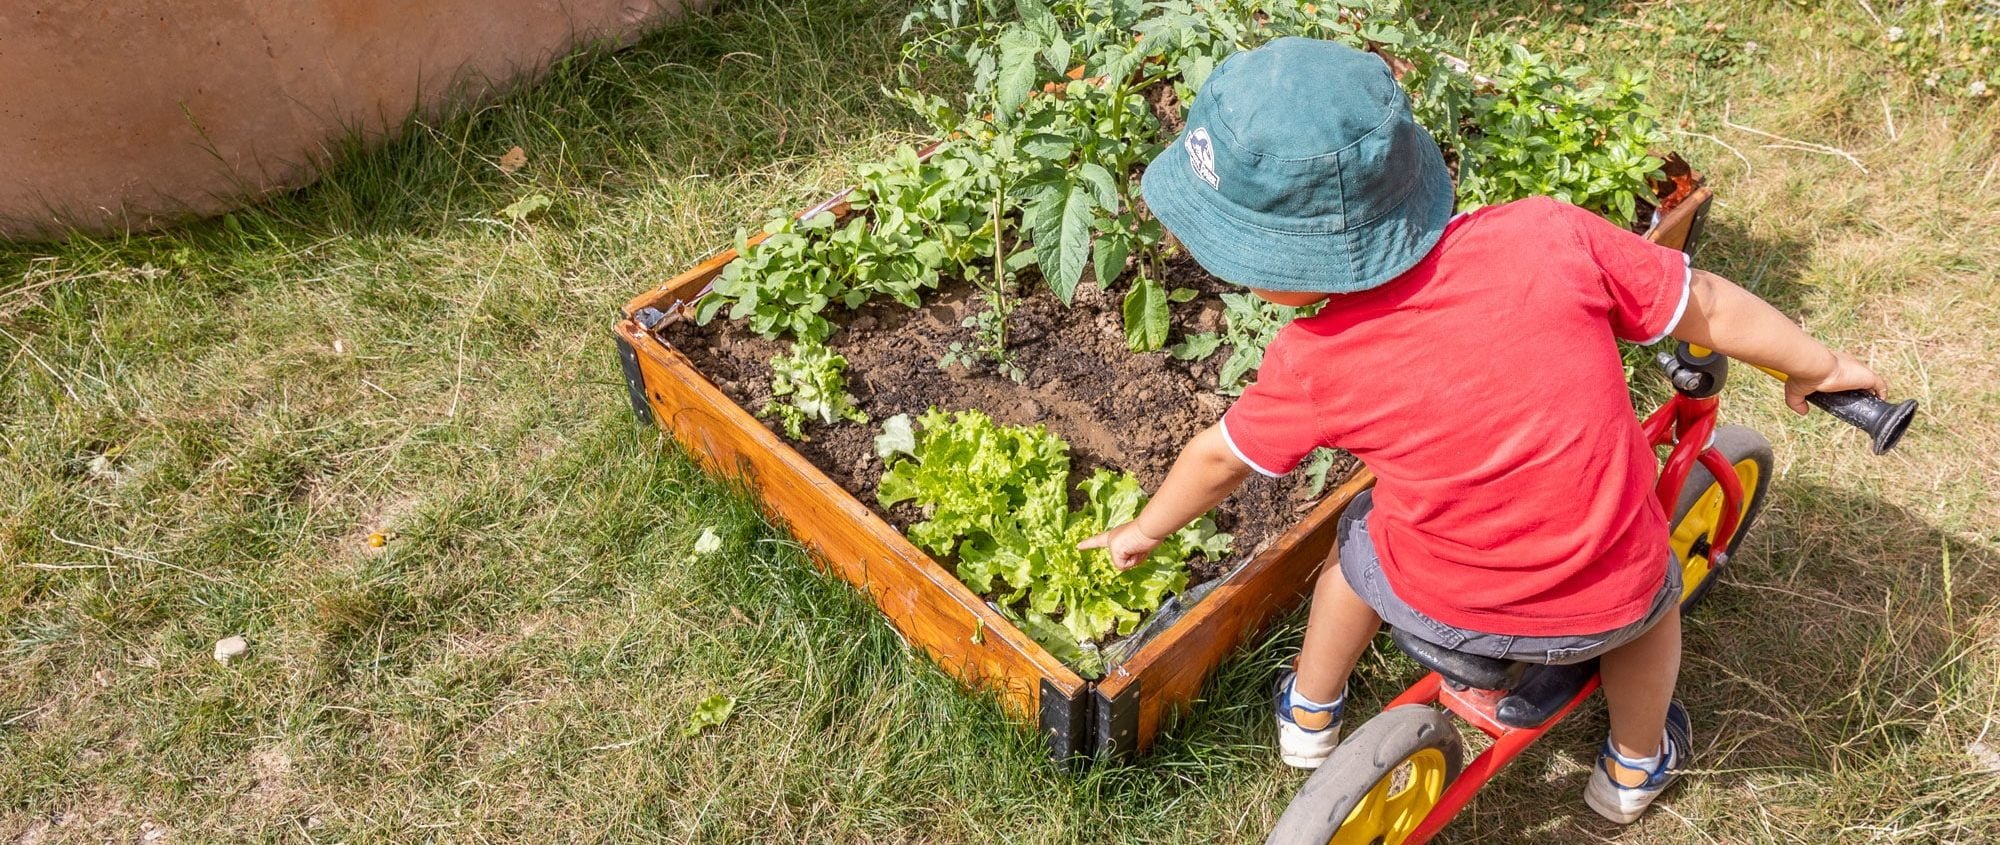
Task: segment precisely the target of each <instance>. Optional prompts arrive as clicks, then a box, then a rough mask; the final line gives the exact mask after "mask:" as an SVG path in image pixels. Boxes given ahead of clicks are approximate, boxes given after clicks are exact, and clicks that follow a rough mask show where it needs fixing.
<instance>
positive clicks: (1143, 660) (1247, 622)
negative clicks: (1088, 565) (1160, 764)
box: [1097, 468, 1375, 751]
mask: <svg viewBox="0 0 2000 845" xmlns="http://www.w3.org/2000/svg"><path fill="white" fill-rule="evenodd" d="M1374 483H1375V477H1374V476H1373V475H1371V474H1369V472H1368V470H1367V469H1366V468H1362V469H1357V470H1356V471H1355V472H1354V474H1353V475H1351V476H1349V477H1348V479H1347V481H1346V482H1345V483H1343V484H1341V485H1340V486H1339V487H1338V488H1336V489H1335V490H1334V491H1333V492H1332V493H1330V494H1328V495H1327V497H1326V498H1325V499H1322V500H1320V503H1319V504H1318V505H1315V506H1314V507H1313V509H1312V510H1311V511H1310V512H1309V513H1307V514H1306V517H1305V519H1303V520H1300V521H1299V523H1298V524H1297V525H1294V526H1292V528H1291V530H1289V531H1286V532H1285V533H1284V534H1283V535H1280V536H1279V538H1278V540H1277V541H1276V542H1274V543H1272V544H1271V546H1270V548H1267V549H1265V550H1264V552H1263V553H1262V554H1260V555H1258V556H1257V557H1256V558H1255V559H1253V560H1251V561H1250V563H1249V564H1248V565H1246V566H1245V567H1243V569H1241V570H1239V571H1237V572H1236V573H1235V574H1233V575H1231V576H1230V577H1229V579H1228V580H1226V581H1224V582H1223V583H1222V585H1221V586H1219V587H1217V588H1215V591H1214V592H1212V593H1210V594H1209V595H1208V597H1207V598H1205V599H1203V600H1202V601H1201V602H1200V603H1198V604H1196V605H1195V606H1194V609H1193V610H1191V611H1189V612H1188V614H1187V615H1186V616H1184V617H1181V620H1180V621H1179V622H1176V623H1174V625H1173V627H1171V628H1168V629H1167V630H1166V632H1164V633H1162V634H1161V635H1160V636H1158V637H1156V638H1154V640H1153V641H1152V642H1150V643H1147V644H1146V646H1145V647H1144V648H1142V649H1140V650H1139V653H1138V654H1135V655H1133V656H1132V659H1130V660H1127V661H1126V662H1125V663H1124V665H1122V666H1120V667H1118V668H1117V669H1114V670H1112V672H1111V674H1110V675H1109V676H1107V677H1105V678H1104V680H1102V681H1099V682H1098V684H1097V689H1098V693H1099V695H1100V696H1102V697H1104V698H1107V699H1112V700H1117V699H1119V698H1121V697H1123V696H1126V695H1127V692H1128V690H1130V689H1131V688H1133V687H1135V686H1136V687H1137V690H1138V695H1137V700H1138V707H1139V718H1138V731H1137V734H1136V736H1135V741H1136V748H1135V749H1134V750H1135V751H1145V750H1146V749H1147V748H1148V747H1151V746H1152V744H1153V738H1154V736H1155V735H1157V734H1158V733H1159V730H1160V726H1161V725H1162V724H1163V723H1164V721H1165V720H1166V717H1167V716H1168V714H1169V713H1171V712H1172V711H1173V710H1174V709H1177V708H1182V707H1185V706H1186V705H1188V704H1189V703H1191V702H1193V701H1194V698H1195V696H1196V695H1197V694H1199V693H1200V692H1201V685H1202V682H1203V681H1205V680H1207V678H1208V675H1209V673H1211V672H1213V671H1214V670H1215V667H1217V666H1219V665H1221V664H1222V661H1224V660H1226V659H1228V658H1229V656H1230V655H1232V654H1234V653H1235V652H1236V650H1237V649H1238V648H1240V647H1241V646H1242V645H1243V644H1244V643H1245V642H1247V641H1249V639H1250V638H1251V637H1254V636H1257V635H1258V634H1260V633H1262V632H1263V631H1264V629H1265V628H1266V627H1267V626H1268V625H1269V624H1270V623H1271V621H1272V620H1274V619H1276V618H1277V617H1278V616H1279V615H1281V614H1283V613H1285V612H1286V611H1288V610H1290V609H1291V608H1293V607H1295V606H1297V605H1298V602H1299V600H1300V599H1302V598H1304V597H1305V596H1306V594H1307V593H1309V592H1311V590H1312V585H1313V579H1314V577H1315V576H1316V574H1317V573H1318V571H1319V568H1320V566H1321V565H1322V564H1324V563H1325V562H1326V559H1327V556H1328V555H1329V554H1330V553H1331V552H1332V551H1333V547H1334V532H1335V531H1336V529H1337V528H1338V523H1339V519H1338V517H1339V516H1340V512H1341V511H1342V510H1344V509H1346V507H1347V503H1348V502H1350V501H1353V499H1354V497H1355V496H1356V495H1358V494H1360V492H1361V491H1363V490H1366V489H1368V486H1369V485H1371V484H1374Z"/></svg>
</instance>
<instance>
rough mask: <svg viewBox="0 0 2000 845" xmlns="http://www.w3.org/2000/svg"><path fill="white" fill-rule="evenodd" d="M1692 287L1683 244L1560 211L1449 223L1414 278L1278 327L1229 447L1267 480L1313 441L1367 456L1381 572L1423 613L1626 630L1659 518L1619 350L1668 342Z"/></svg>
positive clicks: (1535, 205)
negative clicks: (1670, 244)
mask: <svg viewBox="0 0 2000 845" xmlns="http://www.w3.org/2000/svg"><path fill="white" fill-rule="evenodd" d="M1688 276H1689V270H1688V263H1687V259H1686V257H1685V256H1683V255H1682V254H1681V253H1679V252H1676V251H1674V250H1672V249H1668V248H1666V247H1662V246H1658V245H1656V244H1653V243H1651V242H1649V241H1647V240H1646V239H1645V238H1642V237H1640V236H1638V235H1635V234H1632V233H1631V232H1628V231H1626V230H1624V229H1621V228H1619V227H1617V226H1615V225H1613V224H1611V223H1610V222H1609V221H1606V220H1604V219H1603V218H1600V217H1598V216H1597V215H1595V214H1592V213H1590V212H1588V211H1584V210H1582V209H1580V208H1577V207H1575V206H1572V205H1569V204H1567V203H1562V202H1558V201H1556V200H1552V199H1547V198H1535V199H1526V200H1521V201H1518V202H1512V203H1508V204H1506V205H1501V206H1493V207H1488V208H1484V209H1481V210H1479V211H1476V212H1473V213H1471V214H1468V215H1461V216H1460V217H1459V218H1457V219H1455V220H1453V221H1452V222H1451V224H1450V225H1449V226H1448V227H1447V228H1446V229H1445V234H1444V237H1443V238H1442V239H1441V240H1439V242H1438V245H1437V246H1436V247H1435V248H1433V249H1432V250H1431V252H1430V254H1429V255H1427V256H1425V257H1424V260H1423V261H1422V262H1420V263H1418V264H1417V266H1415V267H1413V268H1411V269H1410V270H1409V271H1408V272H1406V273H1404V274H1403V275H1401V276H1399V277H1397V278H1396V279H1394V280H1392V281H1390V282H1388V283H1387V284H1384V285H1382V286H1381V287H1377V288H1374V289H1372V290H1366V291H1361V292H1359V293H1351V294H1337V295H1335V296H1333V297H1332V298H1331V299H1330V300H1329V301H1328V302H1327V304H1326V307H1325V308H1324V309H1323V310H1321V311H1320V313H1319V314H1318V315H1316V316H1313V317H1309V318H1305V319H1301V320H1297V321H1294V322H1293V323H1292V324H1291V325H1289V326H1286V327H1285V328H1284V329H1283V330H1282V331H1280V332H1279V333H1278V336H1277V339H1276V340H1274V341H1272V342H1271V345H1270V347H1269V348H1268V349H1267V350H1266V351H1265V353H1264V363H1263V366H1262V367H1260V368H1259V369H1258V376H1257V382H1256V384H1254V385H1252V386H1251V387H1250V388H1249V389H1248V390H1246V391H1244V393H1243V396H1242V398H1241V399H1239V400H1237V402H1236V404H1235V405H1234V406H1233V407H1231V408H1230V409H1229V412H1228V413H1227V414H1225V415H1224V416H1223V420H1222V427H1223V433H1224V436H1225V438H1226V439H1227V440H1228V441H1229V445H1230V448H1231V449H1233V450H1234V451H1235V452H1236V455H1237V457H1239V458H1241V459H1243V461H1244V462H1245V463H1247V464H1249V465H1250V466H1251V467H1252V468H1253V469H1255V470H1257V471H1258V472H1261V473H1264V474H1266V475H1282V474H1284V473H1287V472H1290V471H1291V470H1292V469H1293V468H1295V467H1296V466H1298V464H1299V462H1300V461H1301V460H1303V459H1304V458H1305V456H1306V454H1307V453H1308V452H1311V451H1312V449H1313V447H1316V446H1335V447H1339V448H1343V449H1346V450H1348V451H1349V452H1352V453H1354V455H1355V456H1356V457H1358V458H1360V459H1361V460H1362V461H1363V462H1364V463H1366V464H1367V465H1368V468H1369V469H1371V470H1373V471H1374V473H1375V476H1376V478H1377V479H1378V481H1377V482H1376V487H1375V510H1374V514H1373V516H1371V517H1369V534H1370V535H1371V536H1372V537H1373V538H1374V541H1375V548H1376V551H1377V553H1379V555H1380V556H1381V559H1382V571H1383V573H1384V574H1385V575H1387V576H1388V579H1389V585H1390V586H1391V587H1392V588H1394V589H1395V591H1396V595H1397V596H1398V597H1400V598H1402V599H1403V601H1405V602H1406V603H1408V604H1409V605H1410V606H1411V607H1413V608H1415V609H1417V610H1418V611H1420V612H1422V613H1424V614H1425V615H1428V616H1430V617H1431V618H1433V619H1436V620H1438V621H1440V622H1444V623H1446V624H1448V625H1453V626H1456V627H1460V628H1466V629H1470V630H1475V631H1482V632H1486V633H1493V634H1503V635H1516V636H1560V635H1570V634H1592V633H1598V632H1601V631H1608V630H1611V629H1614V628H1618V627H1621V626H1624V625H1628V624H1631V623H1633V622H1636V621H1638V620H1639V619H1641V618H1643V617H1644V616H1645V614H1646V611H1647V609H1648V608H1649V606H1650V605H1651V603H1652V599H1653V596H1654V595H1655V594H1656V593H1657V592H1658V590H1659V589H1660V581H1661V579H1662V578H1664V577H1665V569H1664V568H1663V567H1664V565H1665V562H1666V559H1667V527H1666V514H1665V513H1664V512H1662V510H1661V508H1660V504H1659V502H1658V501H1657V500H1656V499H1655V498H1654V496H1653V484H1654V480H1655V478H1656V475H1657V473H1658V471H1659V466H1658V460H1657V458H1655V456H1654V454H1653V450H1652V449H1651V448H1650V447H1649V446H1648V445H1647V442H1646V439H1645V438H1644V437H1643V436H1642V435H1641V434H1640V431H1639V423H1638V418H1637V416H1636V415H1635V414H1634V413H1633V409H1632V400H1631V398H1630V396H1629V395H1628V394H1627V392H1626V384H1625V371H1624V366H1623V362H1622V361H1621V359H1620V357H1619V352H1618V347H1617V344H1616V343H1615V342H1613V339H1614V338H1622V339H1625V340H1630V341H1636V342H1640V343H1652V342H1654V341H1656V340H1659V339H1660V338H1662V337H1664V336H1665V335H1666V334H1667V332H1669V331H1671V330H1672V329H1673V327H1674V325H1675V324H1676V323H1677V322H1679V320H1680V316H1681V312H1682V311H1683V310H1684V309H1686V307H1687V292H1688Z"/></svg>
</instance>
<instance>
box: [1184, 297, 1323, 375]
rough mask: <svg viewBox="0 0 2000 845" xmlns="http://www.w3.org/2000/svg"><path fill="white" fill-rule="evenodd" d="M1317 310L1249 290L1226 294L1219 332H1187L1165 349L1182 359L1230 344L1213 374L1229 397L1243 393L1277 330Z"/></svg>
mask: <svg viewBox="0 0 2000 845" xmlns="http://www.w3.org/2000/svg"><path fill="white" fill-rule="evenodd" d="M1318 311H1319V306H1317V305H1309V306H1306V307H1304V308H1288V307H1286V306H1283V305H1278V304H1276V303H1272V302H1266V301H1264V300H1262V299H1259V298H1258V297H1257V296H1256V295H1255V294H1250V293H1225V294H1223V295H1222V331H1221V332H1220V333H1216V332H1200V333H1196V334H1192V335H1188V336H1187V337H1186V338H1185V339H1183V340H1182V341H1181V342H1180V343H1177V344H1175V345H1174V346H1173V347H1172V348H1171V349H1169V350H1167V351H1168V353H1169V354H1171V355H1173V356H1174V357H1175V358H1179V359H1181V360H1183V361H1193V360H1201V359H1206V358H1208V357H1209V356H1211V355H1214V354H1215V353H1216V352H1217V351H1219V350H1220V349H1221V348H1222V347H1224V346H1228V347H1229V357H1228V358H1227V359H1225V360H1224V361H1223V362H1222V368H1221V370H1220V371H1219V372H1218V373H1217V374H1216V385H1215V389H1216V392H1217V393H1223V394H1227V395H1230V396H1234V395H1237V394H1239V393H1242V392H1243V387H1244V385H1245V384H1246V383H1247V382H1248V381H1249V379H1250V373H1252V372H1255V371H1256V369H1257V368H1258V367H1260V366H1262V365H1263V363H1264V347H1266V346H1269V345H1271V341H1272V339H1274V338H1276V337H1277V336H1278V330H1279V329H1282V328H1284V327H1285V324H1286V323H1289V322H1291V321H1292V320H1294V319H1297V318H1299V317H1303V316H1308V315H1311V314H1314V313H1317V312H1318Z"/></svg>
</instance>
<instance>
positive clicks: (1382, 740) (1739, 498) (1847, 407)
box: [1266, 343, 1917, 845]
mask: <svg viewBox="0 0 2000 845" xmlns="http://www.w3.org/2000/svg"><path fill="white" fill-rule="evenodd" d="M1659 361H1660V365H1661V367H1662V368H1663V369H1664V370H1665V371H1666V374H1667V378H1668V380H1669V381H1670V382H1672V384H1673V387H1674V395H1673V396H1672V397H1671V398H1669V399H1668V400H1667V402H1666V403H1665V404H1664V405H1661V406H1660V408H1659V409H1657V410H1655V411H1654V412H1653V413H1652V414H1651V415H1650V416H1648V417H1647V418H1646V419H1645V421H1644V423H1643V424H1642V430H1643V431H1644V432H1645V434H1646V437H1647V439H1648V440H1649V441H1651V443H1652V444H1653V446H1655V447H1672V448H1671V451H1669V452H1668V454H1667V459H1666V463H1665V464H1664V465H1663V467H1662V469H1661V471H1660V480H1659V484H1658V486H1657V487H1655V493H1656V495H1658V496H1659V499H1660V504H1661V505H1662V506H1664V507H1665V508H1666V511H1667V513H1669V514H1671V515H1672V518H1671V520H1670V522H1669V528H1670V531H1671V535H1670V540H1669V543H1670V545H1671V546H1672V548H1673V551H1674V557H1675V559H1676V560H1678V561H1679V562H1680V566H1681V576H1682V580H1681V583H1682V592H1681V610H1682V612H1683V613H1685V612H1687V611H1688V610H1690V609H1692V608H1693V607H1694V606H1695V604H1696V603H1698V602H1699V601H1700V600H1701V598H1702V597H1703V596H1704V595H1706V594H1707V593H1708V590H1709V588H1710V587H1712V586H1714V585H1715V581H1716V578H1717V577H1718V576H1719V575H1720V574H1721V572H1722V569H1723V568H1724V567H1725V566H1727V565H1728V563H1729V556H1730V553H1731V552H1733V551H1734V550H1735V549H1736V547H1737V544H1738V541H1739V540H1740V538H1741V537H1742V536H1743V534H1744V532H1746V531H1748V530H1749V528H1750V526H1751V524H1752V523H1754V522H1755V521H1756V519H1757V514H1758V512H1759V511H1760V510H1762V509H1763V506H1764V495H1765V493H1766V491H1767V490H1768V489H1769V487H1770V484H1771V470H1772V456H1771V444H1770V442H1769V441H1767V440H1765V439H1764V437H1763V435H1760V434H1758V433H1757V432H1755V431H1752V430H1750V429H1748V428H1744V427H1742V426H1735V425H1718V424H1717V422H1716V418H1717V416H1718V414H1719V412H1720V403H1721V400H1720V398H1719V396H1720V394H1721V392H1722V386H1723V382H1724V381H1725V380H1726V378H1727V376H1728V369H1729V360H1728V359H1727V358H1725V357H1723V356H1722V355H1720V354H1717V353H1714V352H1711V351H1709V350H1706V349H1701V348H1699V347H1692V346H1690V345H1688V344H1686V343H1677V344H1676V345H1675V347H1674V349H1673V350H1672V351H1671V352H1666V353H1662V354H1661V355H1660V358H1659ZM1766 372H1769V373H1770V374H1771V375H1773V376H1775V377H1777V378H1779V379H1781V380H1782V379H1783V378H1784V374H1782V373H1777V372H1773V371H1769V370H1767V371H1766ZM1807 401H1808V402H1811V403H1812V404H1813V405H1815V406H1816V407H1819V408H1821V409H1822V410H1825V411H1827V412H1828V413H1830V414H1832V415H1834V416H1835V417H1837V418H1839V419H1840V420H1842V421H1843V422H1847V423H1849V424H1851V425H1854V426H1856V427H1858V428H1860V429H1862V430H1863V431H1866V432H1868V433H1869V435H1870V436H1871V438H1872V441H1873V444H1872V445H1873V447H1874V451H1875V454H1878V455H1879V454H1882V453H1884V452H1887V451H1888V450H1889V449H1891V448H1893V447H1894V446H1895V445H1896V442H1897V441H1898V440H1900V439H1901V438H1902V435H1903V431H1904V430H1905V429H1906V428H1908V427H1909V424H1910V419H1911V417H1912V416H1913V415H1914V414H1915V411H1916V405H1917V403H1916V400H1914V399H1911V400H1905V401H1904V402H1902V403H1900V404H1895V405H1891V404H1889V403H1887V402H1884V401H1882V400H1880V399H1877V398H1875V397H1874V396H1873V395H1870V394H1868V393H1866V392H1864V391H1858V390H1854V391H1842V392H1838V393H1815V394H1813V395H1811V396H1809V397H1807ZM1390 639H1391V640H1392V641H1394V642H1395V643H1396V646H1397V647H1398V648H1400V649H1402V650H1403V651H1404V652H1405V653H1407V654H1409V655H1410V657H1411V658H1413V659H1415V660H1416V661H1417V662H1418V663H1421V664H1423V665H1424V666H1425V667H1426V668H1428V669H1430V670H1431V671H1430V672H1429V673H1428V674H1426V675H1425V676H1424V677H1423V679H1422V680H1419V681H1417V682H1416V683H1415V684H1413V685H1411V686H1410V687H1409V688H1408V689H1406V690H1404V691H1403V694H1402V695H1399V696H1397V697H1396V699H1395V700H1394V701H1391V702H1389V705H1388V706H1387V707H1386V708H1384V709H1383V711H1382V712H1381V713H1380V714H1379V715H1377V716H1375V718H1372V719H1369V720H1368V721H1367V722H1366V723H1365V724H1363V725H1362V726H1361V727H1360V728H1359V729H1358V730H1356V731H1354V733H1353V734H1351V735H1349V736H1348V737H1346V738H1344V739H1342V740H1341V742H1340V745H1338V746H1336V747H1335V749H1334V752H1333V755H1332V756H1331V757H1329V758H1327V761H1326V762H1325V763H1324V764H1322V765H1321V766H1320V767H1319V769H1318V770H1317V771H1315V772H1314V773H1313V775H1312V777H1311V778H1308V779H1307V780H1306V783H1305V786H1303V787H1301V788H1300V789H1299V793H1298V795H1297V796H1296V797H1294V798H1293V799H1292V803H1291V805H1290V806H1288V807H1286V808H1285V812H1284V815H1283V816H1281V817H1279V819H1278V826H1277V828H1276V829H1275V830H1273V831H1272V832H1271V835H1270V837H1269V838H1268V839H1267V840H1266V841H1267V843H1270V844H1271V845H1299V843H1308V842H1309V843H1315V845H1318V843H1330V844H1331V845H1419V844H1420V843H1423V842H1428V841H1429V840H1430V838H1431V837H1432V836H1435V835H1436V834H1437V833H1438V831H1440V830H1442V829H1443V828H1444V826H1445V825H1446V824H1447V823H1449V822H1450V821H1451V819H1452V817H1453V816H1456V815H1457V814H1458V811H1459V810H1460V809H1462V808H1464V807H1465V805H1466V804H1467V803H1468V802H1470V801H1471V800H1472V796H1473V794H1474V793H1477V792H1478V791H1479V788H1480V787H1482V786H1485V785H1486V782H1487V781H1488V780H1491V779H1492V778H1493V776H1494V775H1495V774H1497V773H1499V771H1500V769H1501V768H1502V767H1504V766H1506V765H1507V763H1508V762H1509V761H1511V760H1513V759H1514V758H1515V757H1516V756H1518V755H1519V754H1520V753H1521V752H1522V751H1524V750H1526V749H1527V747H1528V746H1529V745H1532V744H1534V742H1535V740H1537V739H1540V738H1541V737H1542V735H1543V734H1545V733H1547V732H1548V730H1549V729H1550V728H1551V727H1554V726H1555V724H1556V723H1557V722H1560V721H1562V719H1563V717H1564V716H1567V715H1569V713H1570V712H1571V711H1573V710H1575V709H1576V706H1577V705H1578V704H1581V703H1582V702H1583V700H1584V699H1585V698H1588V697H1590V694H1591V693H1592V692H1594V691H1596V690H1597V684H1598V677H1597V662H1596V661H1595V660H1591V661H1587V662H1584V663H1577V664H1572V665H1560V666H1559V665H1541V664H1535V665H1530V664H1527V663H1522V662H1518V661H1508V660H1497V659H1494V658H1490V657H1483V656H1480V655H1476V654H1468V653H1465V652H1460V651H1453V650H1451V649H1448V648H1445V647H1443V646H1439V645H1437V644H1434V643H1430V642H1427V641H1425V640H1423V639H1420V638H1418V637H1417V636H1415V635H1413V634H1411V633H1410V632H1407V631H1403V630H1400V629H1392V630H1391V631H1390ZM1440 707H1441V708H1443V709H1439V708H1440ZM1447 714H1449V715H1447ZM1452 716H1456V717H1458V720H1459V721H1463V722H1465V723H1467V724H1469V725H1471V726H1472V727H1474V728H1477V729H1479V730H1480V731H1481V732H1483V733H1485V734H1486V735H1487V736H1488V737H1489V738H1490V739H1491V740H1492V744H1491V745H1489V746H1488V747H1487V748H1486V750H1485V751H1483V752H1481V753H1480V754H1479V756H1478V757H1475V758H1473V760H1472V763H1471V765H1469V766H1468V765H1465V764H1464V751H1465V749H1464V743H1463V740H1462V738H1461V737H1460V735H1459V730H1458V727H1457V725H1456V724H1455V723H1454V722H1453V719H1452Z"/></svg>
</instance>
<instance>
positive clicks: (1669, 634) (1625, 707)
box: [1299, 603, 1681, 760]
mask: <svg viewBox="0 0 2000 845" xmlns="http://www.w3.org/2000/svg"><path fill="white" fill-rule="evenodd" d="M1313 613H1314V616H1315V617H1317V616H1318V613H1319V607H1318V605H1317V603H1315V605H1314V606H1313ZM1306 641H1307V642H1311V641H1312V634H1311V632H1310V630H1308V632H1307V634H1306ZM1301 668H1303V667H1301ZM1680 670H1681V611H1680V608H1679V607H1675V608H1674V609H1672V610H1670V611H1668V612H1667V615H1666V617H1665V618H1663V619H1661V620H1660V621H1659V623H1658V624H1656V625H1654V626H1653V628H1652V630H1650V631H1647V632H1646V633H1644V634H1642V635H1640V637H1639V638H1638V639H1636V640H1633V641H1631V642H1629V643H1626V644H1624V645H1622V646H1619V647H1618V648H1616V649H1613V650H1611V651H1609V652H1606V653H1605V655H1604V657H1603V658H1602V659H1601V660H1600V661H1599V663H1598V671H1599V672H1600V677H1602V679H1603V681H1604V703H1605V705H1606V706H1607V707H1608V708H1609V709H1610V711H1611V747H1612V749H1613V750H1615V751H1617V752H1618V753H1619V754H1621V755H1624V756H1625V757H1627V758H1630V759H1634V760H1638V759H1643V758H1647V757H1653V756H1655V755H1658V754H1659V753H1660V729H1661V726H1663V725H1665V724H1666V723H1667V702H1668V701H1670V700H1672V699H1673V697H1674V681H1675V680H1676V678H1677V677H1678V676H1679V675H1680ZM1299 682H1300V684H1301V685H1302V686H1303V685H1304V683H1305V675H1304V673H1303V672H1302V673H1301V674H1300V676H1299Z"/></svg>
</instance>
